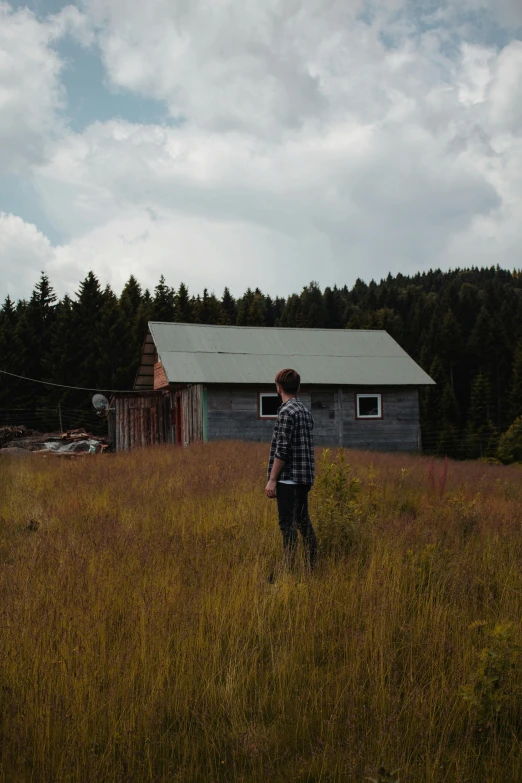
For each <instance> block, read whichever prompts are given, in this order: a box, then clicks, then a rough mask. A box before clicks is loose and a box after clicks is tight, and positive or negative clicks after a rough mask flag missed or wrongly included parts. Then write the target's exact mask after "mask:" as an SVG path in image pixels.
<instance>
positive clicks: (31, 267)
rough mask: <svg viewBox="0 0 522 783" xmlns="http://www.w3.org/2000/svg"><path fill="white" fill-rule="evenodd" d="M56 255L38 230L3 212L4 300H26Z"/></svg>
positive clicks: (0, 258)
mask: <svg viewBox="0 0 522 783" xmlns="http://www.w3.org/2000/svg"><path fill="white" fill-rule="evenodd" d="M53 257H54V251H53V248H52V247H51V244H50V242H49V240H48V239H47V237H45V236H44V235H43V234H41V233H40V231H38V229H37V228H36V226H34V225H32V224H31V223H26V222H25V221H24V220H22V218H20V217H18V216H16V215H9V214H6V213H5V212H0V261H1V264H2V284H1V286H0V293H1V295H2V299H3V298H5V297H6V296H7V294H10V295H11V296H12V297H13V298H18V297H21V296H22V294H25V295H26V296H27V295H28V293H29V292H30V291H31V290H32V288H33V286H34V283H35V282H36V280H37V279H38V277H39V275H40V271H41V270H42V269H45V268H47V266H48V264H49V263H50V262H51V261H52V259H53Z"/></svg>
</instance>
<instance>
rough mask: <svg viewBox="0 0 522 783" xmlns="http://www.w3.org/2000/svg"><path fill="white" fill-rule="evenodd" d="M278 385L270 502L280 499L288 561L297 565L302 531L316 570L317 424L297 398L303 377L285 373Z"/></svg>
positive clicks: (297, 374) (310, 561)
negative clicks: (311, 509) (312, 508)
mask: <svg viewBox="0 0 522 783" xmlns="http://www.w3.org/2000/svg"><path fill="white" fill-rule="evenodd" d="M275 383H276V388H277V392H278V394H279V395H280V396H281V399H282V401H283V402H282V405H281V406H280V407H279V409H278V411H277V422H276V424H275V427H274V434H273V436H272V445H271V447H270V459H269V462H268V484H267V485H266V489H265V492H266V494H267V496H268V497H269V498H277V511H278V515H279V527H280V528H281V533H282V534H283V551H284V553H285V557H286V558H287V559H288V561H289V562H290V564H293V562H294V560H295V553H296V549H297V531H298V530H299V532H300V533H301V535H302V537H303V544H304V549H305V554H306V559H307V563H308V565H309V567H310V568H311V569H313V568H314V567H315V564H316V559H317V539H316V536H315V531H314V529H313V527H312V523H311V521H310V516H309V514H308V493H309V492H310V490H311V488H312V485H313V483H314V478H315V463H314V441H313V429H314V420H313V418H312V414H311V413H310V411H309V410H307V409H306V408H305V406H304V405H303V403H302V402H301V401H300V400H299V399H298V397H297V395H298V393H299V388H300V384H301V378H300V376H299V373H297V372H296V371H295V370H281V371H280V372H278V373H277V375H276V377H275Z"/></svg>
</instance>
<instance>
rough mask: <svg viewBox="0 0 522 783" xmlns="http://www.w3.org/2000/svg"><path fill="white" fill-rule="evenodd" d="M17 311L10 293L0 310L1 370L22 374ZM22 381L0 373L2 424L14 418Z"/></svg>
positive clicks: (0, 414)
mask: <svg viewBox="0 0 522 783" xmlns="http://www.w3.org/2000/svg"><path fill="white" fill-rule="evenodd" d="M16 322H17V313H16V309H15V306H14V304H13V301H12V299H11V297H10V296H9V295H8V296H7V297H6V299H5V301H4V304H3V306H2V309H1V310H0V370H5V371H6V372H12V373H15V374H20V366H19V362H18V359H19V355H20V345H19V344H18V341H17V339H16V334H17V332H16ZM21 383H22V382H21V381H20V380H19V379H17V378H13V377H12V376H9V375H3V374H0V424H2V423H3V422H4V421H11V420H12V415H14V414H12V413H11V411H12V408H13V406H14V405H16V399H17V397H18V394H19V390H20V386H21Z"/></svg>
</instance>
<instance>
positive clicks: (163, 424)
mask: <svg viewBox="0 0 522 783" xmlns="http://www.w3.org/2000/svg"><path fill="white" fill-rule="evenodd" d="M285 367H292V368H294V369H295V370H297V371H298V372H299V373H300V375H301V380H302V388H301V393H300V395H299V396H300V399H301V400H302V401H303V402H304V404H305V405H307V406H308V407H309V408H310V410H311V411H312V414H313V417H314V421H315V430H314V436H315V442H316V444H317V445H322V446H344V447H347V448H360V449H375V450H384V451H398V450H400V451H417V450H418V449H419V448H420V423H419V394H418V392H419V387H420V386H423V385H429V384H433V383H434V382H433V381H432V379H431V378H430V377H429V376H428V375H427V374H426V373H425V372H424V371H423V370H422V369H421V368H420V367H419V366H418V365H417V364H416V363H415V362H414V361H413V359H411V357H409V356H408V354H407V353H406V352H405V351H403V350H402V348H401V347H400V346H399V345H398V344H397V343H396V342H395V340H393V339H392V338H391V337H390V335H389V334H387V333H386V332H384V331H373V330H359V329H351V330H350V329H287V328H266V327H241V326H207V325H202V324H184V323H160V322H151V323H149V332H148V334H147V337H146V339H145V343H144V346H143V352H142V357H141V362H140V366H139V369H138V373H137V376H136V383H135V389H136V391H135V392H134V393H132V392H131V393H126V394H123V393H121V394H116V395H114V397H113V405H112V407H113V408H114V438H113V441H114V444H115V446H116V449H127V448H132V447H133V446H140V445H148V444H154V443H173V444H178V445H188V444H190V443H194V442H196V441H213V440H226V439H237V440H253V441H269V440H270V438H271V435H272V429H273V424H274V420H275V418H276V417H277V408H278V406H279V404H280V400H279V398H278V396H277V394H276V391H275V385H274V377H275V375H276V373H277V372H278V370H280V369H283V368H285Z"/></svg>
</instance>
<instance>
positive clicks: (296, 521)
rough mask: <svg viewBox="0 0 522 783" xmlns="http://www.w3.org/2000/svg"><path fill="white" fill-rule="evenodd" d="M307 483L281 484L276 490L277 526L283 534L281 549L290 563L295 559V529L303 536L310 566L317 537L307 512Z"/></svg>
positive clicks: (315, 552)
mask: <svg viewBox="0 0 522 783" xmlns="http://www.w3.org/2000/svg"><path fill="white" fill-rule="evenodd" d="M310 489H311V486H310V485H309V484H281V483H278V485H277V490H276V498H277V512H278V514H279V527H280V528H281V533H282V534H283V551H284V553H285V556H286V557H287V558H288V560H289V563H290V565H293V563H294V561H295V553H296V550H297V531H299V532H300V533H301V535H302V537H303V544H304V550H305V556H306V560H307V563H308V565H309V566H310V568H314V567H315V564H316V560H317V539H316V537H315V531H314V529H313V527H312V523H311V521H310V516H309V514H308V493H309V492H310Z"/></svg>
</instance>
